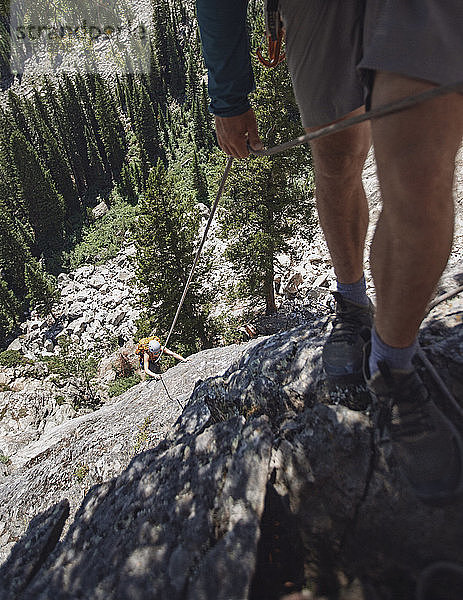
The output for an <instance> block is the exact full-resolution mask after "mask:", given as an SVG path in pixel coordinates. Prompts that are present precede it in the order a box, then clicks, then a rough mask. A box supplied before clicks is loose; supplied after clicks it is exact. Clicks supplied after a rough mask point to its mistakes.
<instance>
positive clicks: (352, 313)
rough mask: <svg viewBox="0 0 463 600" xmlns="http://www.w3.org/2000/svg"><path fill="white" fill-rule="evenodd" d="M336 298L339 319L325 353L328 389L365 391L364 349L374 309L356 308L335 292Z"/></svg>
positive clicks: (369, 307)
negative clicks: (360, 387) (359, 389)
mask: <svg viewBox="0 0 463 600" xmlns="http://www.w3.org/2000/svg"><path fill="white" fill-rule="evenodd" d="M333 296H334V297H335V299H336V316H335V319H334V321H333V328H332V330H331V333H330V335H329V336H328V339H327V340H326V342H325V345H324V347H323V353H322V362H323V368H324V370H325V374H326V379H327V383H328V388H329V389H330V390H334V389H336V388H351V389H352V388H355V386H363V387H364V386H365V381H364V378H363V368H362V363H363V347H364V345H365V342H366V341H367V340H368V339H369V337H370V330H371V327H372V325H373V305H372V304H371V302H370V303H369V305H368V306H363V305H362V304H355V303H354V302H350V301H349V300H346V299H345V298H344V297H343V296H342V295H341V294H340V293H339V292H333Z"/></svg>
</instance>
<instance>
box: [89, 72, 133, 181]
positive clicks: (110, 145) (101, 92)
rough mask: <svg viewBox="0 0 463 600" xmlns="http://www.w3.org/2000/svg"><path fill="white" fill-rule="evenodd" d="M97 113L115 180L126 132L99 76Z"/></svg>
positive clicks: (122, 156) (108, 92)
mask: <svg viewBox="0 0 463 600" xmlns="http://www.w3.org/2000/svg"><path fill="white" fill-rule="evenodd" d="M95 91H96V96H95V114H96V118H97V121H98V128H99V134H100V136H101V139H102V142H103V146H104V149H105V152H106V156H107V157H108V162H109V165H110V167H111V173H112V176H113V180H114V181H116V180H117V179H118V178H119V175H120V172H121V168H122V164H123V162H124V155H125V150H126V148H125V134H124V128H123V126H122V123H121V121H120V119H119V115H118V112H117V108H116V103H115V100H114V98H113V95H112V93H111V91H110V89H109V88H108V87H107V85H106V83H105V82H104V81H103V80H102V79H101V78H99V77H97V78H96V80H95Z"/></svg>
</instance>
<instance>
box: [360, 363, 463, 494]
mask: <svg viewBox="0 0 463 600" xmlns="http://www.w3.org/2000/svg"><path fill="white" fill-rule="evenodd" d="M366 364H367V363H366ZM378 366H379V369H380V371H379V372H378V373H375V375H373V377H371V378H370V376H369V373H368V369H366V374H365V376H366V379H367V385H368V388H369V390H370V392H371V394H372V396H373V398H374V401H375V402H374V404H376V406H375V408H376V409H377V411H376V414H377V416H378V423H377V424H378V426H379V428H380V430H381V429H382V430H384V429H387V430H388V431H389V435H390V439H391V444H392V452H393V454H394V456H395V458H396V460H397V462H398V465H399V469H400V472H401V474H402V476H403V477H404V478H405V480H406V481H407V482H408V483H409V485H410V486H411V487H412V488H413V491H414V492H415V494H416V496H417V497H418V498H419V499H420V500H421V501H422V502H424V503H426V504H430V505H433V506H441V505H444V504H448V503H450V502H452V501H454V500H456V499H457V498H458V497H459V496H460V494H461V493H462V492H463V441H462V439H461V436H460V434H459V433H458V431H457V430H456V429H455V427H454V426H453V425H452V423H451V422H450V421H449V420H448V419H447V417H445V416H444V415H443V414H442V413H441V411H440V410H439V409H438V408H437V406H436V405H435V404H434V402H433V401H432V400H431V398H430V395H429V392H428V390H427V389H426V387H425V385H424V383H423V382H422V381H421V379H420V377H419V376H418V374H417V373H416V371H414V370H413V371H396V370H392V369H390V368H389V367H388V365H387V363H385V362H382V363H379V365H378Z"/></svg>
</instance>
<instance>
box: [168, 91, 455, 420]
mask: <svg viewBox="0 0 463 600" xmlns="http://www.w3.org/2000/svg"><path fill="white" fill-rule="evenodd" d="M455 92H457V93H463V81H460V82H457V83H451V84H448V85H441V86H439V87H435V88H432V89H430V90H426V91H425V92H422V93H420V94H416V95H415V96H407V97H406V98H403V99H401V100H397V101H394V102H390V103H388V104H384V105H382V106H378V107H376V108H373V109H371V110H369V111H367V112H365V113H363V114H361V115H356V116H354V117H350V118H348V119H344V120H342V121H338V122H336V123H333V124H332V125H328V126H327V127H322V128H320V129H317V131H314V132H312V133H306V134H305V135H301V136H299V137H297V138H295V139H293V140H290V141H289V142H285V143H283V144H279V145H277V146H274V147H272V148H266V149H264V150H253V149H252V148H250V147H249V146H248V148H249V153H250V154H253V155H255V156H271V155H273V154H279V153H280V152H284V151H285V150H289V149H290V148H294V147H296V146H300V145H301V144H307V143H308V142H311V141H312V140H316V139H319V138H322V137H327V136H329V135H332V134H333V133H338V132H339V131H344V130H345V129H348V128H349V127H352V126H353V125H358V124H359V123H364V122H365V121H369V120H373V119H380V118H382V117H385V116H387V115H392V114H395V113H398V112H401V111H403V110H406V109H407V108H411V107H412V106H416V105H417V104H421V103H422V102H426V101H427V100H431V99H433V98H439V97H441V96H445V95H447V94H452V93H455ZM232 164H233V157H232V156H230V157H229V158H228V160H227V164H226V166H225V169H224V172H223V175H222V178H221V180H220V184H219V188H218V190H217V194H216V196H215V200H214V203H213V205H212V208H211V211H210V214H209V219H208V221H207V224H206V227H205V229H204V232H203V236H202V239H201V242H200V244H199V246H198V249H197V251H196V255H195V258H194V260H193V264H192V266H191V269H190V273H189V275H188V278H187V281H186V283H185V286H184V289H183V293H182V297H181V298H180V302H179V304H178V307H177V311H176V313H175V316H174V319H173V321H172V325H171V327H170V330H169V333H168V335H167V338H166V342H165V344H164V345H163V346H162V347H161V353H160V355H159V357H158V358H157V360H156V362H157V361H159V360H160V359H161V357H162V355H163V353H164V348H165V347H167V344H168V342H169V340H170V338H171V336H172V333H173V331H174V328H175V325H176V323H177V319H178V316H179V314H180V311H181V309H182V306H183V304H184V302H185V297H186V295H187V293H188V288H189V287H190V284H191V281H192V279H193V275H194V272H195V269H196V266H197V264H198V262H199V259H200V257H201V252H202V250H203V247H204V244H205V242H206V239H207V235H208V233H209V229H210V227H211V225H212V221H213V220H214V216H215V213H216V211H217V207H218V205H219V202H220V198H221V197H222V194H223V190H224V188H225V183H226V181H227V179H228V175H229V174H230V170H231V166H232ZM462 291H463V286H461V287H460V288H458V289H457V290H453V291H452V292H449V293H448V294H444V296H442V297H441V298H437V299H436V300H435V301H434V302H432V303H431V304H430V305H429V309H428V314H429V312H430V311H431V310H432V309H433V308H434V307H435V306H437V305H438V304H440V303H441V302H443V301H444V300H447V299H448V298H449V297H452V296H455V295H456V294H459V293H460V292H462ZM418 356H419V357H420V359H421V360H422V362H423V364H424V366H425V367H426V369H427V370H428V372H429V373H430V375H431V376H432V378H433V379H434V381H435V382H436V384H437V385H438V387H439V389H440V390H441V391H442V392H443V393H444V395H445V396H446V398H447V399H448V400H449V401H450V402H451V403H452V405H453V407H454V408H455V409H456V410H458V412H459V414H460V415H461V416H462V417H463V409H462V408H461V407H460V405H459V404H458V402H457V401H456V400H455V399H454V398H453V396H452V394H451V393H450V391H449V390H448V388H447V387H446V386H445V384H444V382H443V381H442V379H441V378H440V377H439V375H438V373H437V371H436V370H435V369H434V367H433V366H432V364H431V363H430V362H429V360H428V359H427V358H426V356H425V354H424V352H423V350H422V349H421V348H419V350H418ZM160 380H161V382H162V384H163V386H164V389H165V391H166V394H167V396H168V398H169V399H170V400H172V397H171V396H170V394H169V392H168V390H167V386H166V384H165V383H164V380H163V379H162V375H160ZM176 401H177V403H178V404H179V406H180V407H181V408H182V409H183V408H184V406H183V405H182V403H181V402H180V401H179V400H178V399H177V398H176Z"/></svg>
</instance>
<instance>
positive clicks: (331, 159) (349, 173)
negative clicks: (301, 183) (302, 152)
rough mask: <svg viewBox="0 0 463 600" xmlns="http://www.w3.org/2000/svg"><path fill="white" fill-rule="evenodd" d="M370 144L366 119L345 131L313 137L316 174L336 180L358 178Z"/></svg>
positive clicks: (312, 146)
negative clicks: (315, 138)
mask: <svg viewBox="0 0 463 600" xmlns="http://www.w3.org/2000/svg"><path fill="white" fill-rule="evenodd" d="M355 112H359V111H355ZM349 116H350V115H349ZM312 131H313V130H312ZM370 145H371V132H370V124H369V123H361V124H359V125H355V126H353V127H350V128H349V129H346V130H345V131H340V132H338V133H335V134H333V135H329V136H327V137H324V138H320V139H317V140H313V141H312V142H311V150H312V157H313V161H314V167H315V175H316V177H317V178H318V179H319V180H320V179H321V178H323V179H328V180H333V179H334V180H339V181H340V182H341V181H349V180H356V179H358V178H359V177H360V176H361V173H362V170H363V165H364V163H365V159H366V157H367V154H368V151H369V149H370Z"/></svg>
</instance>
